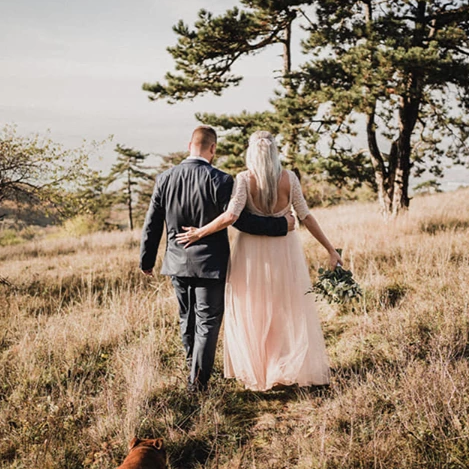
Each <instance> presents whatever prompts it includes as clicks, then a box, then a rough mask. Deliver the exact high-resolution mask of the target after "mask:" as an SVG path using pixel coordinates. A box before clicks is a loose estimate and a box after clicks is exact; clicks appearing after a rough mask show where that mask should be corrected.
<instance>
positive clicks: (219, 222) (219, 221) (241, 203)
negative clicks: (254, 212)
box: [176, 173, 247, 248]
mask: <svg viewBox="0 0 469 469" xmlns="http://www.w3.org/2000/svg"><path fill="white" fill-rule="evenodd" d="M246 199H247V187H246V179H245V178H244V174H243V173H240V174H238V177H237V178H236V182H235V187H234V189H233V197H232V198H231V200H230V203H229V204H228V207H227V209H226V211H225V212H224V213H222V214H221V215H219V216H218V217H217V218H215V219H214V220H212V221H211V222H210V223H207V224H206V225H204V226H202V227H200V228H195V227H194V226H183V227H182V229H183V230H184V231H185V233H179V234H177V235H176V239H177V242H178V244H184V248H188V247H189V246H190V245H191V244H194V243H195V242H196V241H198V240H199V239H201V238H204V237H205V236H208V235H211V234H213V233H216V232H217V231H221V230H223V229H224V228H226V227H227V226H230V225H232V224H233V223H234V222H235V221H236V220H237V219H238V218H239V215H240V213H241V212H242V211H243V208H244V207H245V205H246Z"/></svg>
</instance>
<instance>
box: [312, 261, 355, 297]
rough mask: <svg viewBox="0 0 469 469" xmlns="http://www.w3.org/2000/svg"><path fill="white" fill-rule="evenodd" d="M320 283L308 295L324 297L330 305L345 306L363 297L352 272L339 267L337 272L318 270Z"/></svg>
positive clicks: (336, 269)
mask: <svg viewBox="0 0 469 469" xmlns="http://www.w3.org/2000/svg"><path fill="white" fill-rule="evenodd" d="M318 273H319V277H318V281H317V282H316V283H315V284H314V285H313V286H312V288H311V290H309V291H308V293H315V294H316V295H320V296H322V297H324V298H325V299H326V300H327V302H328V303H338V304H344V303H348V302H349V301H352V300H354V299H359V298H360V297H361V296H362V290H361V288H360V285H358V283H357V282H356V281H355V280H354V279H353V274H352V272H351V271H350V270H345V269H344V268H343V267H341V266H337V267H336V268H335V270H326V269H323V268H320V269H319V270H318Z"/></svg>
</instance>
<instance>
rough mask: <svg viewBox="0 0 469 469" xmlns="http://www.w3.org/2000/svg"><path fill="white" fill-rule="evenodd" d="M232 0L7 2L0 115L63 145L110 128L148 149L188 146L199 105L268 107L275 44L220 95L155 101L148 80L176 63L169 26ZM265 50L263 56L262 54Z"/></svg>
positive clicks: (118, 137) (117, 137) (0, 37)
mask: <svg viewBox="0 0 469 469" xmlns="http://www.w3.org/2000/svg"><path fill="white" fill-rule="evenodd" d="M234 3H235V2H233V0H217V1H216V2H214V1H210V0H197V1H194V0H79V1H78V0H75V1H71V0H68V1H67V0H40V1H38V0H10V1H8V0H1V2H0V44H1V51H2V52H1V53H0V68H1V73H0V121H1V123H2V124H5V123H16V124H17V125H18V130H19V132H20V133H21V134H27V133H30V132H41V133H43V132H45V131H47V129H50V131H51V135H52V138H53V139H54V140H56V141H59V142H61V143H64V144H66V145H67V146H78V145H79V144H80V142H81V141H82V140H83V139H84V138H86V139H87V140H93V139H96V140H102V139H104V138H106V137H107V136H108V135H109V134H113V135H114V140H113V142H114V143H113V144H112V146H111V147H109V148H107V149H106V150H105V151H104V154H105V159H104V161H103V162H102V163H100V164H101V165H102V166H103V167H106V166H108V165H109V164H111V163H112V162H113V158H114V155H113V153H112V150H111V148H112V147H113V146H114V145H115V143H121V144H123V145H128V146H132V147H135V148H137V149H140V150H142V151H146V152H155V153H167V152H169V151H178V150H183V149H186V147H187V142H188V139H189V138H190V133H191V131H192V128H193V127H194V126H195V125H197V122H196V120H195V118H194V117H193V116H194V113H195V112H228V113H231V112H233V113H234V112H239V111H242V110H243V109H247V110H250V111H257V110H264V109H265V108H267V107H268V98H269V97H270V96H272V89H273V88H274V87H275V79H274V78H273V77H274V75H275V73H274V70H276V69H277V70H278V69H280V68H281V64H282V62H281V59H280V56H279V54H280V53H281V50H280V49H279V48H278V46H277V47H272V48H271V49H270V50H268V51H267V52H265V53H262V54H261V56H257V57H254V58H248V59H246V60H244V61H243V62H242V63H240V64H239V66H238V67H237V68H236V71H237V72H239V73H241V74H243V75H245V76H246V79H245V81H244V82H243V84H242V85H241V86H239V87H237V88H234V89H231V90H228V91H227V92H226V93H225V94H224V95H223V97H218V98H217V97H213V96H208V97H202V98H198V99H196V100H195V101H193V102H187V103H181V104H177V105H173V106H171V105H168V104H166V103H164V102H162V101H161V102H160V101H158V102H150V101H149V99H148V96H147V94H146V93H145V92H143V91H142V89H141V86H142V83H143V82H146V81H148V82H154V81H158V80H161V79H163V76H164V74H165V73H166V72H167V71H169V70H172V69H173V60H172V57H171V56H170V54H169V53H168V52H167V51H166V48H167V47H168V46H169V45H174V44H175V42H176V35H175V33H174V32H173V31H172V26H173V25H174V24H175V23H177V21H178V20H179V19H184V21H186V22H189V23H190V24H193V22H194V20H195V19H196V15H197V12H198V11H199V9H200V8H207V9H209V10H210V11H213V12H215V13H216V12H219V13H221V12H223V11H225V10H226V9H227V8H229V7H232V6H233V5H234ZM259 57H260V58H261V59H260V60H259Z"/></svg>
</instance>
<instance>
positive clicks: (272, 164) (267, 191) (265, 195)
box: [246, 130, 282, 215]
mask: <svg viewBox="0 0 469 469" xmlns="http://www.w3.org/2000/svg"><path fill="white" fill-rule="evenodd" d="M246 166H247V168H248V169H249V170H250V171H251V172H252V173H253V174H254V176H255V178H256V182H257V188H258V191H259V209H261V210H262V211H263V212H265V213H266V214H270V215H271V214H273V213H274V208H275V205H276V204H277V192H278V181H279V178H280V174H281V172H282V165H281V163H280V157H279V154H278V149H277V144H276V143H275V139H274V136H273V135H272V134H271V133H270V132H267V131H266V130H258V131H257V132H254V133H253V134H252V135H251V137H250V138H249V146H248V150H247V154H246Z"/></svg>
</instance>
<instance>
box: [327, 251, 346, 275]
mask: <svg viewBox="0 0 469 469" xmlns="http://www.w3.org/2000/svg"><path fill="white" fill-rule="evenodd" d="M338 265H340V266H343V265H344V261H343V260H342V258H341V257H340V255H339V253H338V252H337V251H336V250H335V249H334V250H333V251H330V252H329V266H330V268H331V270H335V268H336V267H337V266H338Z"/></svg>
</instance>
